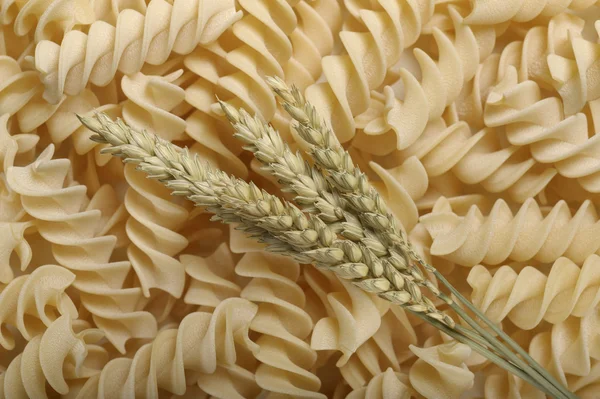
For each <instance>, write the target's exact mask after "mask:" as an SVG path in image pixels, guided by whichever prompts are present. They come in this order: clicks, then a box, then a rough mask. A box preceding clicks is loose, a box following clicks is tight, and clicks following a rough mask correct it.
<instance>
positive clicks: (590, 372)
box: [485, 312, 600, 399]
mask: <svg viewBox="0 0 600 399" xmlns="http://www.w3.org/2000/svg"><path fill="white" fill-rule="evenodd" d="M598 321H599V320H598V314H597V312H593V313H591V314H589V315H587V316H585V317H583V318H578V317H570V318H568V319H567V320H565V321H563V322H562V323H559V324H556V325H554V326H553V327H552V329H551V331H545V332H542V333H539V334H537V335H536V336H535V337H534V338H533V340H532V341H531V344H530V346H529V354H530V355H531V356H532V357H533V358H534V359H536V360H537V361H538V362H539V363H540V365H541V366H542V367H544V368H545V369H546V370H548V371H549V372H550V373H551V374H552V375H553V376H555V377H556V378H557V379H558V381H560V382H561V383H562V384H564V385H565V386H566V387H568V388H569V390H570V391H572V392H573V393H574V394H576V395H578V397H582V398H583V397H585V398H590V399H591V398H593V397H594V395H597V391H594V390H593V388H592V390H588V389H587V388H588V387H589V386H590V385H591V386H592V387H593V386H594V385H596V386H597V384H598V382H599V381H600V370H599V369H598V367H599V362H598V360H600V351H599V350H598V348H599V346H598V341H599V339H600V336H599V335H598ZM507 380H508V381H509V383H508V384H507V383H506V382H507ZM511 380H513V381H511ZM527 385H528V384H524V383H523V382H522V381H518V379H516V378H515V377H513V376H512V375H506V373H503V374H501V375H500V376H493V377H489V378H488V381H486V387H485V388H486V392H488V391H490V392H499V393H507V388H508V390H509V391H508V393H510V396H509V395H506V396H502V397H503V398H504V397H511V398H530V397H533V398H538V397H539V398H543V397H544V396H543V395H541V396H540V395H539V394H536V395H538V396H534V395H533V394H534V393H533V392H532V391H534V389H533V388H530V387H528V386H527ZM580 394H581V396H579V395H580ZM529 395H531V396H529ZM486 397H487V396H486ZM490 397H494V398H497V397H498V398H499V397H500V396H496V395H494V396H490Z"/></svg>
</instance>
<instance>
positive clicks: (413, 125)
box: [364, 7, 495, 150]
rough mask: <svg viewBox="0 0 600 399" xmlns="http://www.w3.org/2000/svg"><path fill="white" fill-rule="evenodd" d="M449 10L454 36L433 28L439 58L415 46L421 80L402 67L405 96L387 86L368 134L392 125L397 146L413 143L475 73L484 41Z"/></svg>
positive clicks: (366, 129)
mask: <svg viewBox="0 0 600 399" xmlns="http://www.w3.org/2000/svg"><path fill="white" fill-rule="evenodd" d="M448 12H449V14H450V16H451V18H452V21H453V24H454V31H453V32H452V33H453V37H452V36H450V35H448V34H445V33H443V32H442V31H441V30H440V29H438V28H433V30H432V33H433V37H434V39H435V43H436V46H437V52H438V53H439V59H438V61H437V62H436V61H434V60H433V58H432V57H431V56H430V55H428V53H427V52H425V51H423V50H422V49H420V48H415V49H414V50H413V53H414V57H415V59H416V62H417V63H418V64H419V66H420V70H421V73H420V75H421V80H420V81H419V80H418V79H417V77H415V76H414V75H413V74H412V73H410V72H409V71H408V70H407V69H404V68H401V69H400V70H399V72H398V73H399V75H400V81H401V82H402V83H403V85H404V99H403V100H400V99H398V98H397V96H396V94H395V93H394V90H393V89H392V87H391V86H386V87H385V88H384V90H383V95H384V98H385V100H384V106H383V109H382V112H383V115H382V116H381V117H379V118H376V119H374V120H373V121H371V122H369V123H368V124H367V125H366V126H365V127H364V132H365V133H366V134H367V135H381V134H383V133H385V132H386V131H389V130H390V129H391V130H393V131H394V133H395V134H396V138H397V141H396V148H397V149H399V150H403V149H405V148H407V147H409V146H410V145H411V144H413V143H414V142H415V141H416V140H417V139H418V137H419V136H420V135H421V133H423V131H424V129H425V127H426V125H427V123H428V121H431V120H434V119H437V118H439V117H440V116H441V115H442V113H443V112H444V110H445V109H446V107H447V106H448V105H450V104H452V103H453V102H454V101H455V99H456V98H457V97H458V96H459V94H460V92H461V90H462V88H463V87H464V85H465V84H466V83H467V82H468V81H470V80H471V79H472V78H473V76H474V75H475V73H476V68H477V65H478V63H479V59H480V55H479V47H480V46H482V45H483V44H482V43H478V40H477V39H478V38H477V37H476V36H475V34H474V33H473V30H472V29H471V28H470V27H469V26H468V25H466V24H465V23H464V22H463V19H462V17H461V16H460V14H459V12H458V11H457V10H456V9H455V8H454V7H449V10H448ZM490 39H491V40H492V41H495V36H494V35H492V36H491V37H483V38H482V40H485V41H489V40H490Z"/></svg>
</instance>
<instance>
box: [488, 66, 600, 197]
mask: <svg viewBox="0 0 600 399" xmlns="http://www.w3.org/2000/svg"><path fill="white" fill-rule="evenodd" d="M484 121H485V123H486V125H487V126H491V127H495V128H503V130H504V132H505V133H506V137H507V139H508V141H509V142H510V143H511V144H513V145H515V146H528V147H529V148H530V150H531V155H532V156H533V158H534V159H535V160H536V161H537V162H540V163H544V164H553V165H554V166H555V167H556V170H557V171H558V173H559V174H561V175H563V176H565V177H567V178H574V179H577V181H578V182H579V184H580V185H581V186H582V187H583V188H584V189H585V190H587V191H590V192H594V193H597V192H600V155H598V153H599V151H600V135H597V134H596V135H593V136H591V137H589V133H588V118H587V117H586V115H585V114H584V113H577V114H575V115H571V116H566V113H565V110H564V107H563V103H562V101H561V100H560V99H558V98H556V97H546V98H543V97H542V94H541V90H540V88H539V86H538V85H537V84H536V83H535V82H533V81H531V80H526V81H524V82H521V83H517V72H516V70H515V69H514V68H512V67H511V68H509V69H508V71H507V73H506V74H505V75H504V78H503V79H502V80H501V81H500V82H499V83H498V85H497V86H496V87H495V88H494V89H493V90H492V92H491V93H490V95H489V96H488V99H487V103H486V106H485V111H484Z"/></svg>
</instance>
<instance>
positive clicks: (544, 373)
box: [433, 269, 578, 399]
mask: <svg viewBox="0 0 600 399" xmlns="http://www.w3.org/2000/svg"><path fill="white" fill-rule="evenodd" d="M433 273H434V275H435V277H436V278H437V279H438V281H441V282H442V284H444V285H445V286H446V287H447V288H448V289H449V290H450V292H452V294H454V296H455V297H456V298H457V299H458V300H459V301H461V302H462V303H463V304H464V305H465V306H466V307H467V308H468V309H469V310H471V311H472V312H473V313H475V315H476V316H477V317H478V318H479V319H481V320H482V321H483V322H484V323H485V324H486V325H487V326H489V327H490V328H491V329H492V330H493V331H494V332H495V333H496V334H498V336H499V337H501V338H502V339H503V340H504V341H505V342H506V343H507V344H508V345H509V346H510V347H511V348H512V349H514V350H515V351H516V352H517V353H518V354H519V355H521V356H523V358H524V359H525V360H526V361H527V363H528V364H529V366H531V367H532V368H533V369H534V370H535V371H537V372H538V373H539V374H541V375H542V376H543V377H544V378H545V379H546V380H547V381H548V382H549V383H551V384H552V385H553V386H554V387H555V388H556V389H558V390H559V391H560V392H561V393H562V394H563V395H565V396H566V397H567V398H570V399H578V397H577V395H575V394H574V393H572V392H570V391H569V390H567V388H566V387H564V386H563V385H562V384H561V383H559V382H558V381H557V380H556V379H555V378H554V377H553V376H552V375H550V373H549V372H548V371H547V370H546V369H545V368H543V367H542V366H541V365H540V364H539V363H538V362H537V361H535V359H533V358H532V357H531V356H530V355H529V354H528V353H527V352H526V351H525V350H524V349H523V348H521V346H520V345H519V344H517V343H516V342H515V341H514V340H513V339H512V338H510V337H509V336H508V334H506V333H505V332H504V331H502V329H500V328H499V327H498V326H497V325H496V324H495V323H493V322H492V321H491V320H489V319H488V318H487V317H486V316H485V315H484V314H483V313H481V311H480V310H479V309H477V308H476V307H475V305H473V304H472V303H471V301H469V300H468V299H467V298H465V297H464V296H463V295H462V294H461V293H460V292H459V291H458V290H457V289H456V288H454V286H453V285H452V284H450V282H449V281H448V280H446V278H445V277H444V276H443V275H442V274H441V273H440V272H438V271H437V270H435V269H434V271H433ZM450 306H451V307H452V308H453V309H454V310H455V311H456V309H455V308H454V307H453V306H452V305H450ZM456 307H457V308H459V309H460V307H459V306H456ZM460 310H461V311H462V309H460ZM463 313H464V311H463ZM465 315H466V316H467V317H468V318H469V319H471V317H470V316H468V315H467V314H466V313H465ZM461 317H462V316H461ZM463 318H464V317H463ZM471 320H472V319H471ZM465 321H466V322H467V323H469V321H468V320H467V319H465ZM473 322H474V321H473ZM474 323H475V324H476V325H477V326H479V324H478V323H476V322H474ZM469 324H470V323H469ZM479 327H480V328H481V326H479ZM484 331H485V330H484ZM486 333H487V334H489V332H487V331H486ZM489 336H490V337H492V339H494V340H496V341H497V339H496V338H494V337H493V336H492V335H491V334H489Z"/></svg>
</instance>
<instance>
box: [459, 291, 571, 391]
mask: <svg viewBox="0 0 600 399" xmlns="http://www.w3.org/2000/svg"><path fill="white" fill-rule="evenodd" d="M450 307H451V308H452V310H454V311H455V312H456V313H457V314H458V316H459V317H460V318H462V319H463V320H464V321H466V322H467V323H468V324H469V325H470V326H471V327H472V328H473V329H474V330H475V331H477V332H478V333H479V334H481V335H482V336H483V338H484V339H486V340H487V341H488V342H489V343H490V344H492V345H493V346H494V348H495V349H496V350H498V351H499V352H500V353H501V354H502V355H504V356H505V357H506V358H507V359H508V360H510V361H511V362H512V363H513V364H515V365H517V366H518V367H519V368H520V369H522V370H524V371H525V372H527V373H528V374H529V375H531V376H532V377H533V376H539V377H540V378H541V379H542V380H543V381H546V382H547V384H548V390H549V391H550V392H551V393H552V396H553V397H556V398H560V397H565V396H564V392H562V391H561V390H560V388H559V387H556V386H554V384H553V383H552V381H548V380H547V379H546V378H545V377H544V376H542V375H541V374H540V373H538V372H537V371H536V370H534V369H533V368H532V367H531V366H530V365H529V364H527V363H526V362H525V361H523V360H522V359H521V358H519V357H518V356H517V355H516V354H514V353H513V352H512V351H511V350H510V349H509V348H508V347H506V346H505V345H504V344H503V343H502V342H500V341H499V340H498V339H497V338H496V337H494V336H493V335H492V334H490V333H489V331H486V329H485V328H483V327H481V326H480V325H479V324H478V323H477V322H476V321H475V320H473V319H472V318H471V316H469V315H468V314H467V313H466V312H465V311H464V310H463V309H462V308H461V307H460V306H459V305H458V304H457V303H455V302H454V303H452V304H450ZM566 397H567V398H568V396H566Z"/></svg>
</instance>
